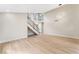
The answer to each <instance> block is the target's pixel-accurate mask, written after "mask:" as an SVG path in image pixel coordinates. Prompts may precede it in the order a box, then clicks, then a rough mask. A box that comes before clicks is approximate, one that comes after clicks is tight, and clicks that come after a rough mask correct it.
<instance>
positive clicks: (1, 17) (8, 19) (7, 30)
mask: <svg viewBox="0 0 79 59" xmlns="http://www.w3.org/2000/svg"><path fill="white" fill-rule="evenodd" d="M26 21H27V19H26V14H23V13H0V22H1V23H2V25H1V26H0V29H2V30H0V43H1V42H6V41H11V40H16V39H20V38H26V37H27V22H26Z"/></svg>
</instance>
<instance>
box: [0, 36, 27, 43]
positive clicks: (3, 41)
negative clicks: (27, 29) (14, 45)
mask: <svg viewBox="0 0 79 59" xmlns="http://www.w3.org/2000/svg"><path fill="white" fill-rule="evenodd" d="M21 38H27V36H21V37H17V38H12V39H5V40H1V41H0V43H5V42H9V41H14V40H20V39H21Z"/></svg>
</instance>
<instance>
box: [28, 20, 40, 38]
mask: <svg viewBox="0 0 79 59" xmlns="http://www.w3.org/2000/svg"><path fill="white" fill-rule="evenodd" d="M27 27H28V36H33V35H38V34H40V31H39V27H38V25H37V24H36V23H35V22H34V21H33V20H31V19H28V24H27Z"/></svg>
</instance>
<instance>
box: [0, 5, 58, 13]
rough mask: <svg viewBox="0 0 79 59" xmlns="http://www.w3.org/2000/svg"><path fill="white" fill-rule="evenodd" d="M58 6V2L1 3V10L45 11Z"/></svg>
mask: <svg viewBox="0 0 79 59" xmlns="http://www.w3.org/2000/svg"><path fill="white" fill-rule="evenodd" d="M56 7H58V4H0V12H24V13H25V12H26V13H28V12H30V13H31V12H32V13H33V12H34V13H44V12H47V11H49V10H51V9H54V8H56Z"/></svg>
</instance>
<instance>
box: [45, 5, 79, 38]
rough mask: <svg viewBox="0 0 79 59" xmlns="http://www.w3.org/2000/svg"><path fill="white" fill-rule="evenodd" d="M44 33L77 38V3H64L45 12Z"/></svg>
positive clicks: (78, 18) (78, 23)
mask: <svg viewBox="0 0 79 59" xmlns="http://www.w3.org/2000/svg"><path fill="white" fill-rule="evenodd" d="M44 22H45V23H44V34H49V35H59V36H65V37H73V38H79V5H75V4H74V5H64V6H62V7H59V8H57V9H54V10H51V11H50V12H47V13H45V21H44Z"/></svg>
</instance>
